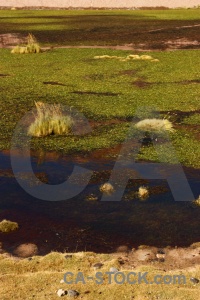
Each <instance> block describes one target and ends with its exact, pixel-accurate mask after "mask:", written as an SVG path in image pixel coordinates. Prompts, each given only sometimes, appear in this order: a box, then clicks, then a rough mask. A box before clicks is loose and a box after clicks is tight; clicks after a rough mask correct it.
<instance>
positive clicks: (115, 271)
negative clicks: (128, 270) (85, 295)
mask: <svg viewBox="0 0 200 300" xmlns="http://www.w3.org/2000/svg"><path fill="white" fill-rule="evenodd" d="M110 272H113V273H117V272H119V270H118V269H117V268H115V267H111V268H110Z"/></svg>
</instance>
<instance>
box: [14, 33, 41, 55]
mask: <svg viewBox="0 0 200 300" xmlns="http://www.w3.org/2000/svg"><path fill="white" fill-rule="evenodd" d="M40 52H41V48H40V46H39V44H38V42H37V40H36V38H35V37H34V35H33V34H31V33H29V35H28V37H27V45H26V46H19V45H18V46H16V47H14V48H13V49H12V51H11V53H14V54H27V53H40Z"/></svg>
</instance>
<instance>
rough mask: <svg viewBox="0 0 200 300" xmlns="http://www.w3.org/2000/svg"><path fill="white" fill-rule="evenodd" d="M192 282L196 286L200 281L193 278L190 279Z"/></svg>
mask: <svg viewBox="0 0 200 300" xmlns="http://www.w3.org/2000/svg"><path fill="white" fill-rule="evenodd" d="M190 281H191V282H192V283H194V284H196V283H199V279H197V278H194V277H191V278H190Z"/></svg>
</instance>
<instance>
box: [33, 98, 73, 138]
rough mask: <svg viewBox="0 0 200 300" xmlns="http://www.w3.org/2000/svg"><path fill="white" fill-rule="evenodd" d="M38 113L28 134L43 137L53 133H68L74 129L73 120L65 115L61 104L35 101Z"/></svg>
mask: <svg viewBox="0 0 200 300" xmlns="http://www.w3.org/2000/svg"><path fill="white" fill-rule="evenodd" d="M35 105H36V109H37V114H36V116H35V121H34V122H33V123H32V124H31V125H30V127H29V129H28V135H30V136H35V137H42V136H47V135H51V134H55V135H66V134H69V133H70V132H71V130H72V125H73V120H72V118H71V117H70V116H65V115H64V114H63V112H62V109H61V106H60V105H59V104H45V103H43V102H35Z"/></svg>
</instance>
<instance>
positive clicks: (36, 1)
mask: <svg viewBox="0 0 200 300" xmlns="http://www.w3.org/2000/svg"><path fill="white" fill-rule="evenodd" d="M198 5H200V0H162V1H160V0H124V1H121V0H67V1H63V0H1V3H0V6H11V7H25V6H43V7H83V8H84V7H107V8H109V7H118V8H122V7H126V8H132V7H143V6H144V7H154V6H165V7H172V8H174V7H194V6H198Z"/></svg>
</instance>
